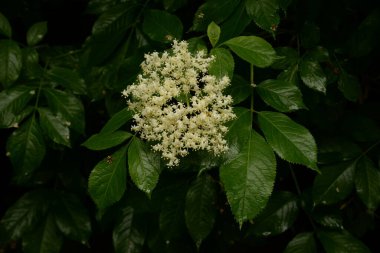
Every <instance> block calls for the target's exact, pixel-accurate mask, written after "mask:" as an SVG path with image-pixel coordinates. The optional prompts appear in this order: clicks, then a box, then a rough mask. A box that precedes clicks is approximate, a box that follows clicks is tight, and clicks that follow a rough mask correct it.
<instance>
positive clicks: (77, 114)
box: [43, 89, 85, 133]
mask: <svg viewBox="0 0 380 253" xmlns="http://www.w3.org/2000/svg"><path fill="white" fill-rule="evenodd" d="M43 92H44V95H45V97H46V99H47V101H48V104H49V108H50V109H51V110H52V111H53V113H55V114H57V115H60V116H62V117H63V118H64V119H65V120H66V121H67V124H68V125H69V126H70V128H72V129H74V130H75V131H77V132H79V133H83V132H84V124H85V122H84V109H83V104H82V102H81V101H80V100H79V99H78V98H77V97H75V96H74V95H72V94H70V93H67V92H64V91H60V90H54V89H44V90H43Z"/></svg>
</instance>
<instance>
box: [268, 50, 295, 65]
mask: <svg viewBox="0 0 380 253" xmlns="http://www.w3.org/2000/svg"><path fill="white" fill-rule="evenodd" d="M275 50H276V54H277V55H278V56H279V58H278V59H277V60H276V61H275V62H274V63H273V64H272V65H271V67H272V68H274V69H287V68H289V67H291V66H293V65H295V64H297V63H298V61H299V54H298V52H297V51H296V50H295V49H294V48H291V47H277V48H275Z"/></svg>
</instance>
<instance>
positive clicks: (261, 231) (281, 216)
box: [250, 191, 298, 236]
mask: <svg viewBox="0 0 380 253" xmlns="http://www.w3.org/2000/svg"><path fill="white" fill-rule="evenodd" d="M297 216H298V206H297V197H296V196H295V195H294V194H292V193H291V192H285V191H279V192H275V193H273V195H272V196H271V198H270V199H269V201H268V204H267V206H266V207H265V209H264V210H263V212H262V213H261V214H259V216H257V218H256V219H255V223H254V224H253V226H252V229H251V230H250V232H252V233H253V234H255V235H256V236H272V235H278V234H281V233H283V232H285V231H286V230H287V229H289V228H290V227H291V226H292V225H293V223H294V221H295V220H296V218H297Z"/></svg>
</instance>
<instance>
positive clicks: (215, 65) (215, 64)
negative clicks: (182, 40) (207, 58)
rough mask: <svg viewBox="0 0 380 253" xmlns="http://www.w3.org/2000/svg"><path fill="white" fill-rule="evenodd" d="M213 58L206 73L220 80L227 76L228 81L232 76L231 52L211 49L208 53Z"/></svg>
mask: <svg viewBox="0 0 380 253" xmlns="http://www.w3.org/2000/svg"><path fill="white" fill-rule="evenodd" d="M210 55H211V56H214V57H215V60H214V61H212V62H211V63H210V65H209V69H208V72H209V74H210V75H213V76H216V77H217V78H222V77H224V76H228V77H229V78H230V80H231V79H232V77H233V74H234V67H235V62H234V58H233V57H232V54H231V52H230V51H229V50H228V49H225V48H213V49H212V50H211V52H210Z"/></svg>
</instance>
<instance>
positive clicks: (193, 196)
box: [185, 174, 217, 248]
mask: <svg viewBox="0 0 380 253" xmlns="http://www.w3.org/2000/svg"><path fill="white" fill-rule="evenodd" d="M216 190H217V188H216V183H215V182H214V180H213V179H212V178H211V177H210V176H209V175H205V174H204V175H201V176H199V177H198V178H197V179H196V180H195V181H194V182H193V183H192V185H191V186H190V188H189V190H188V191H187V194H186V205H185V220H186V226H187V229H188V230H189V232H190V235H191V237H192V238H193V240H194V242H195V244H196V245H197V247H198V248H199V246H200V244H201V243H202V241H203V240H204V239H205V238H206V237H207V236H208V234H209V233H210V232H211V230H212V228H213V226H214V223H215V217H216V213H217V212H216V211H217V210H216V207H215V202H216V199H217V192H216Z"/></svg>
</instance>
